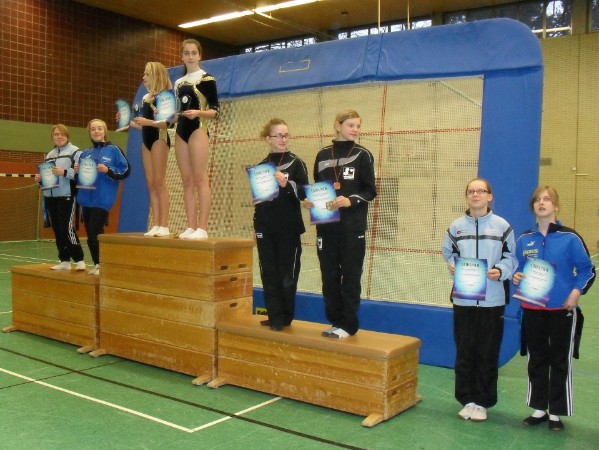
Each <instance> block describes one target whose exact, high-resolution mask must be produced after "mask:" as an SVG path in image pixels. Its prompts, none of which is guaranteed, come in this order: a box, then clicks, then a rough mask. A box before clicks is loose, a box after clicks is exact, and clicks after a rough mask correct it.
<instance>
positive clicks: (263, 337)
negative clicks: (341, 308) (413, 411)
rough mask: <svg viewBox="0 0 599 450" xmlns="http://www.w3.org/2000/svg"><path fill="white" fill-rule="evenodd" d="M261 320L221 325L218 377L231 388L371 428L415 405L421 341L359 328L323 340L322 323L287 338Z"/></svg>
mask: <svg viewBox="0 0 599 450" xmlns="http://www.w3.org/2000/svg"><path fill="white" fill-rule="evenodd" d="M260 319H261V317H260V316H254V317H249V318H245V319H238V318H235V319H227V320H225V321H223V322H220V323H218V324H217V329H218V377H217V378H216V379H214V380H212V381H211V382H210V383H208V386H209V387H214V388H216V387H219V386H222V385H224V384H232V385H235V386H241V387H245V388H249V389H254V390H257V391H262V392H268V393H270V394H273V395H279V396H283V397H288V398H292V399H295V400H300V401H304V402H307V403H313V404H316V405H320V406H326V407H328V408H333V409H338V410H341V411H346V412H350V413H354V414H358V415H362V416H366V418H365V419H364V420H363V421H362V425H364V426H367V427H372V426H374V425H376V424H377V423H379V422H381V421H383V420H387V419H389V418H391V417H393V416H395V415H397V414H399V413H400V412H402V411H404V410H405V409H407V408H409V407H411V406H413V405H415V404H416V403H417V402H418V401H420V399H421V397H420V395H418V393H417V387H418V350H419V348H420V340H418V339H416V338H413V337H409V336H400V335H395V334H387V333H377V332H373V331H366V330H360V331H359V332H358V334H356V335H355V336H352V337H350V338H347V339H342V340H336V339H330V338H324V337H322V336H321V335H320V333H321V332H322V330H323V329H324V325H322V324H318V323H312V322H303V321H299V320H295V321H294V322H293V324H292V325H291V326H290V327H286V328H285V330H284V331H282V332H275V331H272V330H270V329H269V327H264V326H261V325H260Z"/></svg>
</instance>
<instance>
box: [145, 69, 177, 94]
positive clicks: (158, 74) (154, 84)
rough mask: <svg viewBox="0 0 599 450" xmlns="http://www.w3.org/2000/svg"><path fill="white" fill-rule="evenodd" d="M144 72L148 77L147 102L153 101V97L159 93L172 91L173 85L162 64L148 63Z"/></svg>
mask: <svg viewBox="0 0 599 450" xmlns="http://www.w3.org/2000/svg"><path fill="white" fill-rule="evenodd" d="M146 71H147V72H148V75H149V76H150V86H149V87H148V93H149V94H150V99H149V100H151V101H153V100H154V96H155V95H156V94H158V93H159V92H162V91H165V90H167V89H172V87H173V85H172V84H171V80H170V78H169V76H168V72H167V70H166V67H164V65H163V64H162V63H159V62H155V61H150V62H149V63H147V64H146Z"/></svg>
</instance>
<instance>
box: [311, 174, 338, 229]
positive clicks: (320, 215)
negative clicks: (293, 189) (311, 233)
mask: <svg viewBox="0 0 599 450" xmlns="http://www.w3.org/2000/svg"><path fill="white" fill-rule="evenodd" d="M304 189H305V191H306V197H307V198H308V200H310V201H311V202H312V203H314V207H313V208H311V209H310V223H311V224H312V225H315V224H320V223H330V222H339V221H340V220H341V214H340V212H339V210H338V209H333V208H332V206H331V205H332V203H333V202H334V201H335V199H336V198H337V193H336V192H335V188H334V187H333V183H332V182H330V181H319V182H318V183H314V184H309V185H307V186H304Z"/></svg>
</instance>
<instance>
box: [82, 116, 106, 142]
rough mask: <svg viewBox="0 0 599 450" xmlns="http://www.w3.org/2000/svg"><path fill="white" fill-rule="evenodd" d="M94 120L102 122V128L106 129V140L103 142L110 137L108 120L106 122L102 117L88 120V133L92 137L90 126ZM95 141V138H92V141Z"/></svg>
mask: <svg viewBox="0 0 599 450" xmlns="http://www.w3.org/2000/svg"><path fill="white" fill-rule="evenodd" d="M93 122H100V123H101V124H102V128H103V129H104V140H103V141H102V142H106V140H107V139H108V126H106V122H104V121H103V120H102V119H92V120H90V121H89V122H88V124H87V133H88V134H89V137H90V138H91V137H92V135H91V131H90V128H91V125H92V123H93ZM93 141H94V140H93V139H92V142H93Z"/></svg>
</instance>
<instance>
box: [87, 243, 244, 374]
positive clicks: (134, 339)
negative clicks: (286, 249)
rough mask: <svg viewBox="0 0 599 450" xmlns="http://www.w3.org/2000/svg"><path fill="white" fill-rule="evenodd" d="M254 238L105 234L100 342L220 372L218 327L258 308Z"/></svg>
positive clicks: (111, 350)
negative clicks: (255, 301)
mask: <svg viewBox="0 0 599 450" xmlns="http://www.w3.org/2000/svg"><path fill="white" fill-rule="evenodd" d="M253 245H254V243H253V241H251V240H248V239H218V238H210V239H207V240H197V241H196V240H182V239H174V238H152V237H146V236H143V235H141V234H117V235H102V236H101V237H100V252H101V255H102V268H101V271H100V348H99V349H98V350H97V351H95V352H92V355H93V356H99V355H102V354H106V353H108V354H112V355H117V356H122V357H124V358H128V359H132V360H135V361H140V362H143V363H146V364H151V365H154V366H158V367H163V368H165V369H170V370H174V371H177V372H181V373H185V374H189V375H193V376H195V377H196V379H195V380H194V383H196V384H202V383H205V382H207V381H209V380H211V379H212V378H214V377H215V375H216V352H217V348H216V329H215V325H216V324H217V323H218V322H219V321H220V320H222V319H224V318H231V317H238V316H242V317H245V316H249V315H251V314H252V304H253V303H252V289H253V285H252V263H253V259H252V258H253V257H252V248H253Z"/></svg>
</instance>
